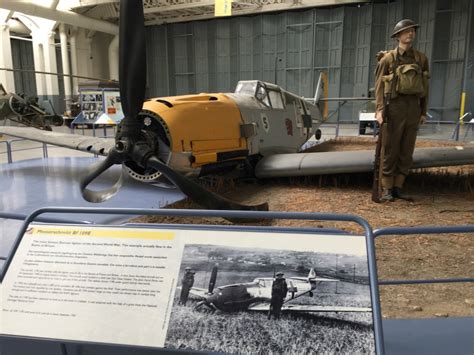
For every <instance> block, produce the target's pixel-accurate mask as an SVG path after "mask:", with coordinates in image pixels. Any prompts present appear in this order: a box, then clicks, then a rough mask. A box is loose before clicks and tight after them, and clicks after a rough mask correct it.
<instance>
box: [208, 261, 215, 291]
mask: <svg viewBox="0 0 474 355" xmlns="http://www.w3.org/2000/svg"><path fill="white" fill-rule="evenodd" d="M216 280H217V264H216V265H214V267H213V268H212V271H211V278H210V279H209V287H208V289H207V292H208V293H209V294H211V293H212V292H213V291H214V287H215V286H216Z"/></svg>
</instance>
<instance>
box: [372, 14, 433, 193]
mask: <svg viewBox="0 0 474 355" xmlns="http://www.w3.org/2000/svg"><path fill="white" fill-rule="evenodd" d="M418 27H419V25H418V24H416V23H415V22H413V21H412V20H408V19H405V20H401V21H400V22H398V23H397V24H396V25H395V27H394V29H393V33H392V36H391V37H392V38H396V39H397V41H398V46H397V48H396V49H395V50H394V51H390V53H388V54H386V55H384V56H383V58H382V59H381V60H380V62H379V65H378V67H377V71H376V78H375V98H376V114H375V117H376V119H377V122H379V124H382V122H383V119H384V117H383V107H384V95H387V87H389V88H391V89H389V90H392V91H393V92H389V95H390V104H389V106H388V122H387V128H386V129H387V131H386V133H387V134H386V137H385V144H384V152H385V153H384V160H383V168H382V173H383V176H382V188H383V193H382V197H381V200H382V201H393V200H394V199H395V198H406V197H404V196H403V195H402V192H401V189H402V187H403V183H404V182H405V178H406V176H407V175H408V170H409V169H410V167H411V165H412V162H413V151H414V149H415V141H416V135H417V131H418V126H419V125H420V124H423V123H425V122H426V110H427V103H428V84H427V83H428V81H427V80H428V77H429V76H428V59H427V58H426V56H425V55H424V54H423V53H421V52H419V51H416V50H414V49H413V41H414V40H415V35H416V29H417V28H418ZM408 64H417V65H418V67H419V68H420V70H421V72H420V74H419V75H421V78H422V79H420V80H422V82H423V87H424V90H423V93H419V94H400V93H398V92H397V90H398V89H395V88H396V87H397V85H396V83H397V81H396V80H398V78H397V77H396V76H394V79H393V80H395V82H394V85H391V84H390V85H388V80H386V78H387V77H388V76H389V75H390V74H393V71H394V69H395V72H397V73H398V71H397V70H396V68H397V66H403V65H408ZM384 81H387V83H384ZM384 84H385V86H384ZM385 119H387V117H385ZM386 121H387V120H386Z"/></svg>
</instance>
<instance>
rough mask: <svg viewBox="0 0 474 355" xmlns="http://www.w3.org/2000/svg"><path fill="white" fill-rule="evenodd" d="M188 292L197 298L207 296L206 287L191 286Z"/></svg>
mask: <svg viewBox="0 0 474 355" xmlns="http://www.w3.org/2000/svg"><path fill="white" fill-rule="evenodd" d="M179 288H181V287H179ZM189 293H190V294H192V295H193V296H196V297H199V298H206V297H207V296H209V293H208V292H207V290H206V289H204V288H199V287H191V289H190V290H189Z"/></svg>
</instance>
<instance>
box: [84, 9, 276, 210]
mask: <svg viewBox="0 0 474 355" xmlns="http://www.w3.org/2000/svg"><path fill="white" fill-rule="evenodd" d="M119 55H120V63H119V79H120V96H121V103H122V109H123V112H124V115H125V117H124V119H123V120H122V122H121V124H120V126H119V129H118V131H117V135H116V137H115V147H114V148H112V149H111V150H110V151H109V153H108V155H107V157H106V159H105V160H103V161H101V162H99V163H97V164H94V165H92V166H91V167H90V168H89V169H88V170H87V172H86V174H85V175H84V176H83V177H82V179H81V192H82V196H83V197H84V199H86V200H87V201H90V202H101V201H105V200H107V199H108V198H110V197H112V196H113V195H115V194H116V193H117V192H118V191H119V189H120V187H121V186H122V182H123V176H122V175H121V176H120V178H119V180H118V181H117V182H116V183H115V184H114V185H113V186H112V187H110V188H108V189H105V190H101V191H93V190H90V189H88V188H87V186H88V185H89V184H90V183H91V182H92V181H94V180H95V179H96V178H97V177H98V176H100V175H101V174H102V173H103V172H104V171H106V170H107V169H109V168H110V167H111V166H112V165H114V164H123V163H125V162H127V161H134V162H135V163H137V164H138V165H140V166H142V167H152V168H153V169H155V170H157V171H159V172H161V173H162V174H163V175H164V176H165V177H166V178H167V179H168V180H170V181H171V182H172V183H173V184H174V185H176V187H178V188H179V189H180V190H181V191H182V192H183V193H184V194H185V195H187V196H188V197H189V198H190V199H191V200H193V201H194V202H196V203H197V204H199V205H200V206H202V207H205V208H209V209H221V210H222V209H224V210H260V211H261V210H268V204H267V203H264V204H261V205H256V206H246V205H241V204H238V203H235V202H232V201H230V200H228V199H226V198H223V197H221V196H218V195H216V194H214V193H212V192H210V191H207V190H206V189H204V188H203V187H202V186H200V185H199V184H197V183H195V182H194V181H192V180H190V179H188V178H186V177H184V176H183V175H181V174H179V173H178V172H176V171H174V170H173V169H171V168H170V167H168V166H167V165H166V164H164V163H163V162H161V161H160V160H159V159H158V157H156V156H155V155H154V152H153V151H152V149H151V148H150V146H149V144H148V143H147V142H145V141H144V140H141V139H140V132H141V129H142V124H143V123H142V121H141V120H140V118H139V117H138V114H139V113H140V111H141V110H142V106H143V101H144V99H145V88H146V66H147V63H146V43H145V20H144V14H143V4H142V1H138V0H121V1H120V37H119ZM122 174H123V173H122Z"/></svg>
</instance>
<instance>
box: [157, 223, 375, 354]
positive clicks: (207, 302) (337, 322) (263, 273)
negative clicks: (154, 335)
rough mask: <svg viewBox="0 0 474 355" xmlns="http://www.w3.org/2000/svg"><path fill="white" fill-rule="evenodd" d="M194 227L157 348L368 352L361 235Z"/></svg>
mask: <svg viewBox="0 0 474 355" xmlns="http://www.w3.org/2000/svg"><path fill="white" fill-rule="evenodd" d="M199 233H201V232H196V231H193V233H191V234H194V235H190V236H189V237H188V238H187V240H186V244H185V247H184V250H183V256H182V260H181V267H180V271H179V275H178V278H177V282H176V285H177V288H176V292H175V296H174V299H173V307H172V311H171V316H170V322H169V325H168V331H167V336H166V341H165V347H167V348H170V349H181V350H184V349H188V350H198V351H215V352H230V353H260V352H262V353H268V352H274V353H292V354H296V353H302V352H303V353H326V352H342V353H344V352H354V351H355V352H357V353H374V352H375V343H374V329H373V318H372V307H371V297H370V285H369V273H368V267H367V253H366V249H365V239H364V238H363V237H348V236H344V237H339V236H330V237H329V236H313V235H311V236H309V235H298V234H280V235H276V236H275V235H271V234H266V233H247V234H248V235H245V233H243V235H240V236H237V235H232V233H225V234H226V235H225V236H224V235H221V237H220V238H219V236H218V232H212V233H214V234H215V235H209V232H207V235H204V233H203V234H201V235H200V234H199ZM220 233H221V234H222V232H220ZM234 234H235V233H234ZM341 238H344V239H345V240H344V241H343V240H341Z"/></svg>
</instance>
